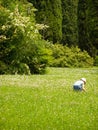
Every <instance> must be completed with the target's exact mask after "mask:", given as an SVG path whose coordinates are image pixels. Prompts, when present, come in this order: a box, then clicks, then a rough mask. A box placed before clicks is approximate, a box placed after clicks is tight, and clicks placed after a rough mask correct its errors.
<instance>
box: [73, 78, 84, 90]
mask: <svg viewBox="0 0 98 130" xmlns="http://www.w3.org/2000/svg"><path fill="white" fill-rule="evenodd" d="M85 84H86V79H85V78H81V79H80V80H78V81H76V82H75V83H74V85H73V90H75V91H86V89H85Z"/></svg>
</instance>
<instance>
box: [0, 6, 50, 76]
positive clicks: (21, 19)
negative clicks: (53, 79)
mask: <svg viewBox="0 0 98 130" xmlns="http://www.w3.org/2000/svg"><path fill="white" fill-rule="evenodd" d="M28 7H30V8H31V9H32V10H33V7H32V6H31V5H28ZM24 10H25V12H26V11H27V10H26V9H24ZM32 10H31V11H32ZM0 18H1V21H0V67H1V68H0V74H8V73H9V74H24V73H25V74H30V73H31V74H33V73H43V72H44V71H45V68H46V65H47V63H48V59H47V58H48V56H47V57H46V55H48V53H47V51H46V48H45V41H44V40H42V39H41V35H40V34H39V30H40V29H43V28H44V25H39V24H36V22H35V19H34V12H32V17H29V16H28V15H27V16H26V14H25V15H24V12H23V13H20V11H19V7H18V6H16V8H15V9H14V11H11V10H8V9H7V8H4V7H3V6H0Z"/></svg>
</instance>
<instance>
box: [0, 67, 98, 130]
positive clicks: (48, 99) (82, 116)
mask: <svg viewBox="0 0 98 130" xmlns="http://www.w3.org/2000/svg"><path fill="white" fill-rule="evenodd" d="M82 77H85V78H86V79H87V84H86V92H74V91H73V89H72V85H73V83H74V82H75V81H76V80H77V79H80V78H82ZM0 130H98V68H96V67H94V68H47V73H46V74H45V75H0Z"/></svg>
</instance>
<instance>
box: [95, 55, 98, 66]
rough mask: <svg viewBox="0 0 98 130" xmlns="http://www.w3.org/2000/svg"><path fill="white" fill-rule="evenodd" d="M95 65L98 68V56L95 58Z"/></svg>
mask: <svg viewBox="0 0 98 130" xmlns="http://www.w3.org/2000/svg"><path fill="white" fill-rule="evenodd" d="M94 65H95V66H98V56H96V57H95V61H94Z"/></svg>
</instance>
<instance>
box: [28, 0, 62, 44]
mask: <svg viewBox="0 0 98 130" xmlns="http://www.w3.org/2000/svg"><path fill="white" fill-rule="evenodd" d="M28 1H29V2H32V3H33V4H34V6H35V7H36V8H37V9H38V11H37V12H36V20H37V22H38V23H41V24H45V25H48V26H49V28H48V29H46V30H42V31H41V34H42V36H43V37H44V39H48V40H50V41H53V43H56V42H60V41H61V40H62V6H61V4H62V3H61V0H55V1H52V2H51V0H48V1H47V0H41V1H37V0H34V1H32V0H28Z"/></svg>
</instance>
